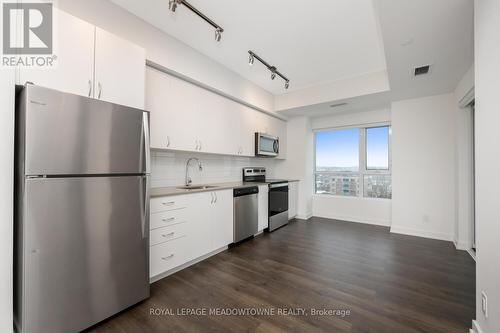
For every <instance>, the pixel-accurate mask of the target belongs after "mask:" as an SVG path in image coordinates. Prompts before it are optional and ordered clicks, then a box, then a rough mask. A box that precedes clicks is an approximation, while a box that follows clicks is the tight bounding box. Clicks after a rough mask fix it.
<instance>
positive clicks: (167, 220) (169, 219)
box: [162, 217, 175, 222]
mask: <svg viewBox="0 0 500 333" xmlns="http://www.w3.org/2000/svg"><path fill="white" fill-rule="evenodd" d="M173 220H175V217H170V218H168V219H162V221H163V222H170V221H173Z"/></svg>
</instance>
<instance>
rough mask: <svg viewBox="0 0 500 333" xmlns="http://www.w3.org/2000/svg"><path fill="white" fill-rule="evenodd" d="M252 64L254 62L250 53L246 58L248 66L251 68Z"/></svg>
mask: <svg viewBox="0 0 500 333" xmlns="http://www.w3.org/2000/svg"><path fill="white" fill-rule="evenodd" d="M254 62H255V57H254V56H253V54H251V53H250V56H249V57H248V64H249V65H250V66H252V65H253V63H254Z"/></svg>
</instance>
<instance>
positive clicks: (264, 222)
mask: <svg viewBox="0 0 500 333" xmlns="http://www.w3.org/2000/svg"><path fill="white" fill-rule="evenodd" d="M258 199H259V222H258V224H259V231H262V230H264V229H266V228H267V227H268V225H269V186H267V185H260V186H259V197H258Z"/></svg>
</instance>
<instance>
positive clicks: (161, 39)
mask: <svg viewBox="0 0 500 333" xmlns="http://www.w3.org/2000/svg"><path fill="white" fill-rule="evenodd" d="M57 6H58V7H59V8H60V9H62V10H64V11H66V12H68V13H70V14H72V15H74V16H77V17H79V18H81V19H83V20H85V21H88V22H90V23H92V24H95V25H97V26H99V27H101V28H103V29H104V30H107V31H109V32H111V33H114V34H116V35H118V36H121V37H122V38H125V39H128V40H130V41H131V42H133V43H135V44H137V45H140V46H142V47H143V48H144V49H146V57H147V59H148V60H151V61H153V62H155V63H158V64H160V65H162V66H164V67H167V68H169V69H171V70H174V71H176V72H179V73H181V74H183V75H185V76H188V77H189V78H191V79H193V80H196V81H199V82H201V83H203V84H206V85H208V86H210V87H212V88H214V89H217V90H219V91H222V92H224V93H226V94H228V95H230V96H232V97H234V98H237V99H240V100H243V101H246V102H247V103H249V104H251V105H254V106H256V107H258V108H261V109H264V110H266V111H273V110H274V96H273V95H272V94H270V93H269V92H267V91H265V90H264V89H262V88H260V87H258V86H257V85H255V84H253V83H252V82H250V81H248V80H246V79H244V78H243V77H241V76H240V75H238V74H236V73H235V72H233V71H231V70H229V69H228V68H226V67H224V66H222V65H221V64H219V63H217V62H215V61H214V60H212V59H210V58H208V57H207V56H205V55H203V54H201V53H199V52H198V51H196V50H194V49H193V48H191V47H189V46H187V45H186V44H184V43H182V42H181V41H179V40H177V39H175V38H173V37H171V36H170V35H167V34H166V33H164V32H162V31H161V30H159V29H157V28H155V27H153V26H152V25H150V24H148V23H146V22H145V21H143V20H141V19H140V18H138V17H137V16H135V15H133V14H131V13H129V12H128V11H126V10H125V9H123V8H121V7H119V6H117V5H115V4H113V3H111V2H110V1H104V0H86V1H75V0H58V1H57Z"/></svg>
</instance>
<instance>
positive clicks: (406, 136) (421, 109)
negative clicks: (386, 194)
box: [391, 94, 456, 240]
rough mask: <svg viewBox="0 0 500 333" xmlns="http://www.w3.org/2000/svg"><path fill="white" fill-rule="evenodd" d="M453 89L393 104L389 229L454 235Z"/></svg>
mask: <svg viewBox="0 0 500 333" xmlns="http://www.w3.org/2000/svg"><path fill="white" fill-rule="evenodd" d="M455 111H456V104H455V98H454V95H453V94H445V95H438V96H431V97H424V98H418V99H411V100H404V101H399V102H394V103H392V110H391V113H392V227H391V232H397V233H404V234H411V235H415V236H423V237H429V238H436V239H443V240H453V238H454V229H455V169H456V168H455Z"/></svg>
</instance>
